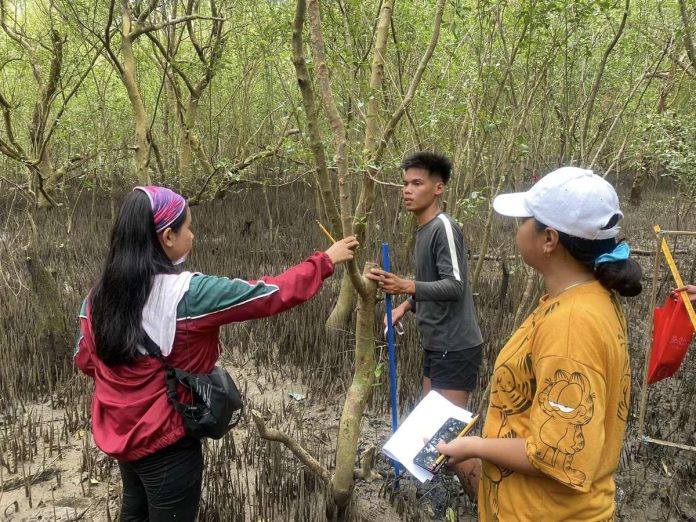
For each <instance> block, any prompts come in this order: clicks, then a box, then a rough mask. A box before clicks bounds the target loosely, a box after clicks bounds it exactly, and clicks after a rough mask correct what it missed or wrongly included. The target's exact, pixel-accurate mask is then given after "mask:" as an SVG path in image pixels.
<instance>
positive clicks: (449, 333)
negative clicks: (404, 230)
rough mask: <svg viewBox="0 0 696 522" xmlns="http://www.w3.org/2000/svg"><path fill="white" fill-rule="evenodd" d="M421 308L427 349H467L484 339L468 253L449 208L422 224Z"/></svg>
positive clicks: (415, 305)
mask: <svg viewBox="0 0 696 522" xmlns="http://www.w3.org/2000/svg"><path fill="white" fill-rule="evenodd" d="M415 257H416V294H415V295H414V296H412V297H411V298H409V302H410V303H411V310H412V311H414V312H415V313H416V321H417V323H418V330H419V331H420V334H421V341H422V343H423V348H425V349H426V350H433V351H437V352H447V351H450V352H451V351H457V350H466V349H467V348H473V347H475V346H478V345H480V344H481V343H482V342H483V337H481V330H480V329H479V326H478V322H477V320H476V313H475V311H474V300H473V298H472V297H471V288H470V286H469V282H468V277H467V261H466V258H467V252H466V248H465V246H464V236H463V234H462V230H461V228H459V225H457V223H455V222H454V220H453V219H452V218H451V217H449V216H448V215H447V214H445V213H444V212H441V213H439V214H438V215H437V216H436V217H435V218H433V219H431V220H430V221H428V222H427V223H425V224H424V225H421V226H420V227H419V228H418V232H417V234H416V250H415Z"/></svg>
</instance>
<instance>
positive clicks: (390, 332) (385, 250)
mask: <svg viewBox="0 0 696 522" xmlns="http://www.w3.org/2000/svg"><path fill="white" fill-rule="evenodd" d="M382 268H383V269H384V271H385V272H390V271H391V268H390V266H389V243H384V242H383V243H382ZM384 301H385V303H386V306H387V344H388V346H389V385H390V391H391V414H392V433H393V432H395V431H396V428H398V427H399V415H398V408H397V404H396V358H395V356H394V326H393V325H392V296H391V295H390V294H385V298H384ZM393 464H394V479H395V483H394V485H395V488H396V489H399V463H398V462H396V461H393Z"/></svg>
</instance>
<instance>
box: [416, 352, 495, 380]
mask: <svg viewBox="0 0 696 522" xmlns="http://www.w3.org/2000/svg"><path fill="white" fill-rule="evenodd" d="M482 353H483V345H482V344H480V345H478V346H474V347H473V348H466V349H464V350H457V351H454V352H435V351H432V350H425V349H424V350H423V377H428V378H429V379H430V386H431V387H432V388H436V389H440V390H460V391H472V390H473V389H474V388H476V375H477V374H478V369H479V366H480V365H481V354H482Z"/></svg>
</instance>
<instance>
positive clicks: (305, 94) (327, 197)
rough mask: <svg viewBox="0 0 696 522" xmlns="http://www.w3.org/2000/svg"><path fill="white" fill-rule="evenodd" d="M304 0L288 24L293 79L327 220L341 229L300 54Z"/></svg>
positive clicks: (300, 2) (315, 112) (299, 1)
mask: <svg viewBox="0 0 696 522" xmlns="http://www.w3.org/2000/svg"><path fill="white" fill-rule="evenodd" d="M305 9H306V4H305V0H297V4H296V6H295V17H294V20H293V24H292V63H293V65H294V66H295V75H296V76H297V83H298V84H299V86H300V92H301V93H302V105H303V107H304V111H305V115H306V117H307V128H308V131H309V144H310V148H311V149H312V154H313V156H314V163H315V165H316V177H317V183H318V185H319V193H320V194H321V199H322V202H323V203H324V209H325V210H326V213H327V215H328V217H329V220H330V221H331V226H332V227H333V229H334V230H336V231H337V230H342V228H343V227H342V224H341V215H340V213H339V211H338V206H337V205H336V200H335V199H334V195H333V189H332V188H331V180H330V178H329V168H328V164H327V161H326V151H325V149H324V144H323V143H322V140H321V130H320V129H319V116H318V110H317V106H316V103H315V100H314V90H313V89H312V81H311V79H310V77H309V71H308V69H307V61H306V60H305V55H304V44H303V39H302V29H303V26H304V19H305Z"/></svg>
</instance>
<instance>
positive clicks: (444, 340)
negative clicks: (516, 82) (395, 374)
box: [368, 152, 483, 407]
mask: <svg viewBox="0 0 696 522" xmlns="http://www.w3.org/2000/svg"><path fill="white" fill-rule="evenodd" d="M402 168H403V170H404V186H403V191H402V194H403V198H404V204H405V206H406V209H407V210H408V211H410V212H413V213H414V214H415V216H416V218H417V219H418V223H419V225H420V226H419V227H418V233H417V235H416V249H415V260H416V274H415V280H411V279H404V278H401V277H398V276H396V275H394V274H391V273H389V272H384V271H383V270H378V269H374V270H372V271H371V274H369V275H368V277H370V278H371V279H374V280H376V281H377V282H378V284H379V287H380V289H381V290H383V291H384V292H385V293H389V294H395V295H396V294H406V295H409V298H408V299H407V300H406V301H404V302H403V303H402V304H401V305H400V306H398V307H396V308H395V309H394V310H393V313H392V321H393V322H394V323H396V322H398V321H399V320H400V319H401V318H402V317H403V316H404V314H405V313H406V312H408V311H409V310H411V311H413V312H415V313H416V320H417V323H418V330H419V332H420V335H421V341H422V345H423V351H424V356H423V392H422V393H423V395H425V394H426V393H428V392H429V391H430V390H431V389H435V390H437V391H438V392H440V393H441V394H442V395H444V396H445V397H447V398H448V399H449V400H450V401H451V402H453V403H455V404H457V405H458V406H462V407H466V406H468V402H469V396H470V394H471V391H472V390H473V389H474V387H475V386H476V374H477V372H478V367H479V364H480V362H481V351H482V343H483V339H482V337H481V331H480V330H479V326H478V322H477V321H476V314H475V311H474V303H473V299H472V297H471V289H470V287H469V283H468V280H467V262H466V248H465V246H464V238H463V234H462V231H461V229H460V228H459V226H458V225H457V224H456V223H455V222H454V220H453V219H452V218H450V217H449V216H448V215H447V214H445V213H444V212H441V211H440V196H441V195H442V193H443V192H444V189H445V184H446V183H447V181H448V180H449V177H450V172H451V170H452V164H451V162H450V161H449V160H448V159H447V158H446V157H444V156H442V155H440V154H435V153H431V152H418V153H416V154H413V155H411V156H409V157H407V158H406V159H405V160H404V162H403V164H402ZM385 320H386V319H385Z"/></svg>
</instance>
